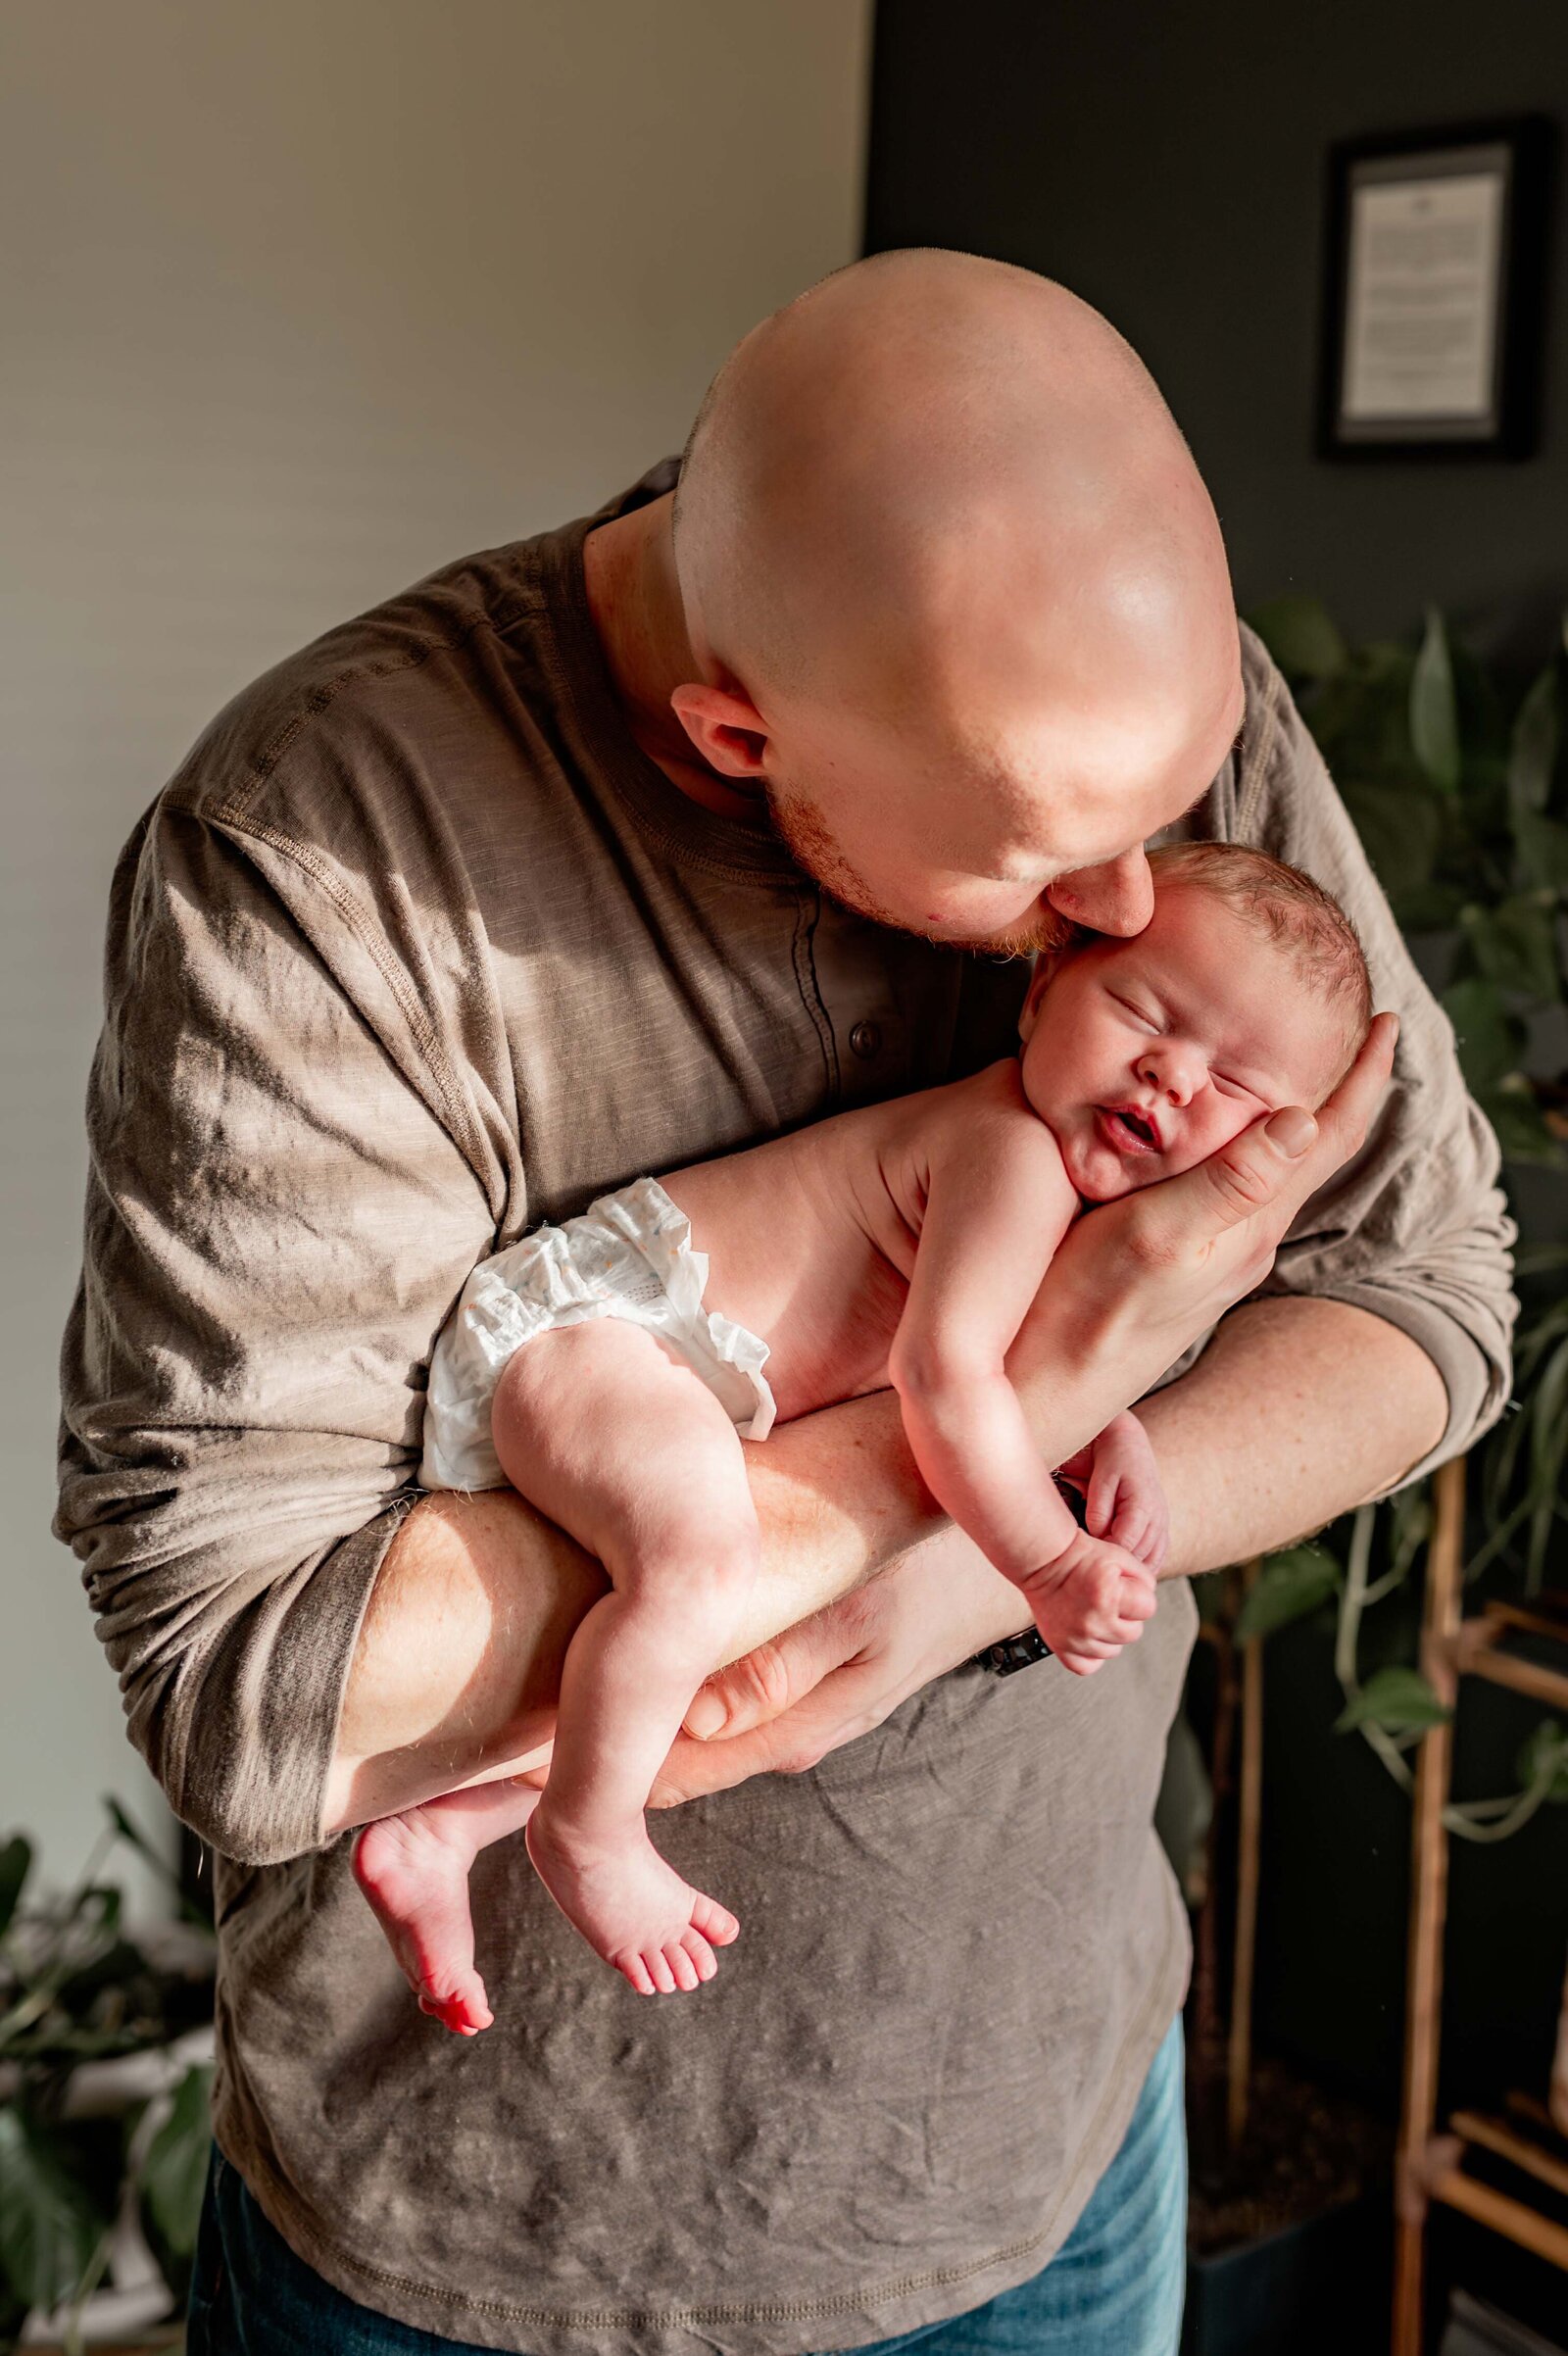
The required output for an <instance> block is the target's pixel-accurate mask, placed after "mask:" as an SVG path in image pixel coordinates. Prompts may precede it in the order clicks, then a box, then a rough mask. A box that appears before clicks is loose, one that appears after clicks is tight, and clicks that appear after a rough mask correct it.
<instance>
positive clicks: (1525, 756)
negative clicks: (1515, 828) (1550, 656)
mask: <svg viewBox="0 0 1568 2356" xmlns="http://www.w3.org/2000/svg"><path fill="white" fill-rule="evenodd" d="M1556 759H1557V665H1556V663H1555V662H1551V663H1547V665H1546V667H1545V669H1544V671H1543V672H1542V673H1541V676H1540V677H1539V678H1538V679H1536V680H1535V681H1534V682H1533V683H1532V685H1531V687H1530V690H1529V692H1528V694H1527V695H1526V697H1525V700H1524V702H1523V703H1522V704H1521V705H1520V707H1519V710H1518V712H1517V713H1516V715H1515V718H1514V723H1513V735H1512V738H1511V740H1510V743H1509V748H1508V793H1509V796H1510V798H1511V800H1512V802H1513V807H1514V814H1515V816H1516V817H1517V816H1518V815H1519V813H1520V812H1521V811H1525V810H1544V809H1545V807H1546V798H1547V796H1548V794H1549V793H1550V791H1551V772H1552V768H1553V766H1554V764H1555V762H1556Z"/></svg>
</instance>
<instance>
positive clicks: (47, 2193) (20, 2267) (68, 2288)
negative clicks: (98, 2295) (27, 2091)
mask: <svg viewBox="0 0 1568 2356" xmlns="http://www.w3.org/2000/svg"><path fill="white" fill-rule="evenodd" d="M107 2223H108V2220H107V2219H106V2218H105V2217H103V2216H102V2215H101V2214H100V2213H99V2210H98V2206H97V2204H96V2202H95V2201H94V2200H93V2199H92V2198H91V2196H90V2195H89V2194H88V2192H87V2191H86V2190H85V2188H84V2187H83V2186H82V2185H81V2184H78V2183H77V2182H76V2181H75V2179H74V2178H73V2176H71V2175H70V2174H69V2173H68V2171H67V2169H66V2167H65V2166H64V2164H63V2162H62V2160H61V2157H60V2155H59V2152H58V2151H57V2150H56V2148H55V2146H54V2145H53V2144H52V2142H51V2141H50V2139H49V2138H48V2137H47V2136H46V2135H44V2134H43V2133H42V2132H41V2131H40V2129H39V2128H38V2127H37V2126H36V2125H35V2124H34V2123H33V2122H32V2121H31V2120H29V2119H27V2118H26V2117H25V2116H24V2114H23V2112H22V2111H20V2110H19V2109H18V2108H17V2107H16V2105H15V2104H14V2103H8V2104H7V2105H6V2107H5V2108H4V2109H3V2110H0V2268H3V2270H4V2272H5V2274H6V2276H7V2278H8V2279H9V2281H10V2282H11V2285H12V2288H13V2289H14V2290H15V2291H16V2293H17V2296H18V2297H19V2298H20V2299H23V2300H25V2302H26V2304H27V2305H28V2306H29V2307H44V2308H50V2307H58V2306H59V2305H60V2303H61V2301H62V2300H64V2299H68V2298H70V2296H71V2295H72V2293H73V2290H74V2289H75V2287H76V2285H77V2283H78V2282H80V2281H81V2279H82V2276H83V2275H84V2274H85V2273H86V2270H87V2267H88V2266H89V2264H90V2263H91V2260H92V2257H93V2253H94V2252H95V2250H96V2249H97V2247H98V2242H99V2238H100V2236H101V2235H102V2233H103V2232H104V2230H105V2227H106V2225H107Z"/></svg>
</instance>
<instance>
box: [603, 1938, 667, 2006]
mask: <svg viewBox="0 0 1568 2356" xmlns="http://www.w3.org/2000/svg"><path fill="white" fill-rule="evenodd" d="M611 1960H612V1962H613V1964H614V1966H615V1969H616V1970H617V1971H618V1972H621V1973H623V1974H624V1975H625V1977H626V1978H627V1979H628V1980H629V1981H630V1983H631V1985H632V1987H633V1988H635V1989H636V1990H637V1993H638V1994H639V1996H657V1995H658V1993H659V1988H658V1985H657V1983H656V1981H655V1979H654V1975H653V1973H652V1972H651V1971H650V1970H649V1968H648V1961H647V1958H646V1957H645V1956H643V1955H639V1954H638V1953H637V1952H636V1950H635V1949H633V1950H632V1951H631V1952H629V1953H628V1954H625V1955H615V1956H613V1957H612V1958H611Z"/></svg>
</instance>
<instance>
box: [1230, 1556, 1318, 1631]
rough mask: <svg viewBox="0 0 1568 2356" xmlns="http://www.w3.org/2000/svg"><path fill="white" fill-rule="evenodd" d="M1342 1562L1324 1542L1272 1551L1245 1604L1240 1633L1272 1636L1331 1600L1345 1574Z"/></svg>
mask: <svg viewBox="0 0 1568 2356" xmlns="http://www.w3.org/2000/svg"><path fill="white" fill-rule="evenodd" d="M1343 1575H1344V1574H1343V1573H1342V1572H1341V1569H1340V1566H1339V1564H1338V1563H1337V1562H1336V1561H1335V1559H1334V1557H1333V1555H1332V1554H1326V1553H1325V1552H1324V1551H1323V1549H1322V1547H1321V1546H1286V1547H1285V1548H1283V1549H1282V1551H1281V1552H1280V1553H1278V1554H1270V1555H1269V1556H1268V1557H1267V1558H1266V1560H1265V1561H1264V1564H1263V1567H1262V1569H1261V1571H1260V1572H1259V1573H1258V1575H1257V1579H1256V1582H1255V1584H1254V1585H1253V1587H1252V1589H1251V1591H1250V1594H1249V1595H1248V1597H1247V1600H1246V1602H1245V1603H1244V1604H1243V1605H1242V1609H1241V1613H1240V1616H1239V1617H1238V1619H1237V1622H1236V1634H1237V1637H1238V1639H1239V1640H1240V1641H1242V1642H1243V1643H1245V1642H1246V1640H1247V1639H1248V1638H1249V1637H1254V1636H1271V1635H1272V1634H1273V1632H1274V1630H1275V1629H1276V1628H1284V1627H1287V1626H1288V1625H1289V1623H1290V1622H1291V1621H1292V1620H1299V1619H1300V1618H1301V1617H1302V1616H1303V1615H1304V1614H1305V1613H1306V1612H1309V1611H1315V1610H1316V1608H1317V1606H1318V1605H1319V1604H1320V1603H1324V1602H1326V1601H1327V1600H1328V1598H1329V1596H1330V1595H1333V1594H1334V1593H1335V1591H1336V1590H1337V1589H1338V1587H1339V1586H1340V1583H1341V1580H1342V1578H1343Z"/></svg>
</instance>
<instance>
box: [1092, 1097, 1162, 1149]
mask: <svg viewBox="0 0 1568 2356" xmlns="http://www.w3.org/2000/svg"><path fill="white" fill-rule="evenodd" d="M1095 1127H1096V1129H1097V1130H1098V1131H1099V1133H1100V1135H1101V1138H1102V1139H1103V1142H1104V1143H1105V1144H1106V1145H1107V1146H1109V1147H1110V1148H1111V1150H1112V1152H1114V1153H1158V1152H1159V1151H1160V1149H1161V1145H1162V1142H1163V1141H1162V1139H1161V1137H1160V1134H1159V1123H1158V1122H1157V1121H1156V1120H1155V1119H1154V1117H1153V1115H1152V1113H1151V1112H1147V1111H1146V1110H1145V1109H1144V1107H1143V1106H1142V1105H1141V1104H1097V1105H1096V1107H1095Z"/></svg>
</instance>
